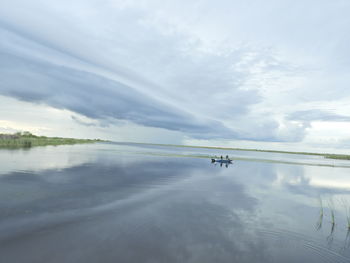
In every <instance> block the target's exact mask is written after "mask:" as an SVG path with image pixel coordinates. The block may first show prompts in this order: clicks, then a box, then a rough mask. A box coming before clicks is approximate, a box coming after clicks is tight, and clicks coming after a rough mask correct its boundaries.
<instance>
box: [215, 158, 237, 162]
mask: <svg viewBox="0 0 350 263" xmlns="http://www.w3.org/2000/svg"><path fill="white" fill-rule="evenodd" d="M211 162H212V163H232V160H230V159H214V158H211Z"/></svg>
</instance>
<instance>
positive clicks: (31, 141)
mask: <svg viewBox="0 0 350 263" xmlns="http://www.w3.org/2000/svg"><path fill="white" fill-rule="evenodd" d="M99 141H101V140H88V139H74V138H60V137H45V136H36V135H33V134H31V133H30V132H18V133H15V134H0V148H29V147H34V146H46V145H62V144H77V143H94V142H99Z"/></svg>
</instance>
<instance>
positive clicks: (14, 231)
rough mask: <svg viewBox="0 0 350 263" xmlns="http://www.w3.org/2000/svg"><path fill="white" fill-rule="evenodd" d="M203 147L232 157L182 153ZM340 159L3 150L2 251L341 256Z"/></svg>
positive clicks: (347, 245)
mask: <svg viewBox="0 0 350 263" xmlns="http://www.w3.org/2000/svg"><path fill="white" fill-rule="evenodd" d="M208 154H213V155H214V154H217V155H220V154H224V155H226V154H229V155H230V156H232V157H233V158H235V159H236V160H235V161H234V163H233V164H232V165H230V166H228V167H227V168H226V167H225V166H222V167H220V165H214V164H211V163H210V160H209V159H206V158H194V157H191V156H205V155H208ZM319 164H321V165H323V166H318V165H319ZM346 166H349V167H350V162H349V163H348V162H345V161H336V160H325V159H322V158H320V157H317V156H316V157H315V156H303V155H286V154H284V155H283V154H272V153H255V152H239V151H230V152H220V151H215V150H206V149H194V148H186V149H182V148H173V147H157V146H152V147H151V146H136V145H125V144H94V145H74V146H59V147H38V148H33V149H29V150H0V209H1V210H0V262H11V263H16V262H26V263H27V262H33V263H34V262H35V263H39V262H45V263H47V262H57V263H58V262H59V263H62V262H84V263H86V262H87V263H88V262H160V263H164V262H201V263H203V262H210V263H212V262H230V263H232V262H350V235H349V232H348V230H347V216H350V215H349V213H350V210H349V209H350V168H347V167H346ZM321 203H322V205H321ZM321 211H323V214H322V213H321ZM332 211H333V213H334V222H335V224H332V221H333V220H332ZM347 212H348V213H347Z"/></svg>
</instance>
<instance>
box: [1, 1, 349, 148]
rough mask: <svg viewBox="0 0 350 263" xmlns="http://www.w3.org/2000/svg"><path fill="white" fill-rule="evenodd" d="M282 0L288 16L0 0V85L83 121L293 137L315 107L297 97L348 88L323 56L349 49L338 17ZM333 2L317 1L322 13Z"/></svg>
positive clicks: (301, 133) (341, 94) (206, 4)
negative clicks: (5, 0)
mask: <svg viewBox="0 0 350 263" xmlns="http://www.w3.org/2000/svg"><path fill="white" fill-rule="evenodd" d="M291 3H293V4H291ZM291 3H290V4H291V6H290V10H291V13H292V14H295V13H297V14H298V17H299V19H298V21H296V20H295V17H294V16H292V15H285V14H284V13H283V12H282V11H283V10H285V8H286V5H287V4H281V3H280V2H278V1H273V0H271V1H268V2H266V3H265V2H264V4H259V3H251V4H250V5H246V4H242V3H240V2H235V1H223V4H222V5H220V6H218V5H216V4H215V5H214V4H213V3H212V2H210V1H194V2H193V3H185V2H183V3H182V4H180V5H179V4H178V3H177V2H173V3H172V2H167V3H164V2H163V1H108V0H106V1H103V2H102V3H101V2H100V1H95V0H91V1H75V3H74V4H72V3H71V2H69V1H60V2H57V3H53V2H50V3H48V2H47V1H40V0H37V1H35V2H31V3H29V2H26V1H21V0H13V1H11V2H8V3H2V4H1V7H2V8H1V9H0V17H1V19H0V59H1V61H0V75H1V79H2V80H1V82H0V94H2V95H5V96H10V97H14V98H17V99H21V100H24V101H30V102H32V103H42V104H46V105H49V106H51V107H55V108H58V109H68V110H70V111H73V112H75V113H77V115H79V114H81V115H83V116H85V117H88V118H90V119H92V120H93V121H92V122H84V121H83V122H82V120H81V119H76V118H75V119H74V118H73V120H74V121H75V122H77V123H80V124H81V125H83V126H86V125H88V126H89V127H93V126H94V125H95V123H96V125H97V126H100V125H103V126H105V127H106V126H108V125H116V124H117V123H118V122H120V121H125V122H131V123H135V124H137V125H140V126H145V127H155V128H161V129H166V130H170V131H177V132H180V133H183V134H184V135H185V136H189V137H193V138H198V139H244V140H255V141H282V142H298V141H302V140H303V139H304V137H305V135H306V134H307V132H308V131H307V128H308V124H307V121H308V119H310V118H314V117H317V116H316V115H317V114H316V113H308V114H306V115H305V114H302V113H301V114H298V112H300V111H298V109H299V107H300V108H306V107H305V105H299V104H302V103H301V100H300V98H303V102H305V104H308V103H312V102H314V101H320V100H322V101H327V99H330V98H331V99H332V100H333V101H337V100H338V99H339V98H346V97H347V96H348V95H347V90H346V89H345V87H346V85H345V84H346V83H347V82H348V79H349V76H348V74H347V73H346V70H343V71H340V70H339V68H338V66H337V67H336V66H335V64H336V63H334V61H333V60H332V59H333V57H332V56H330V55H329V54H333V51H334V50H336V51H337V57H339V56H340V55H339V54H338V52H343V53H344V54H347V53H346V52H348V51H347V49H345V48H341V49H336V48H335V47H338V46H339V47H345V46H346V45H345V44H346V43H347V42H348V40H349V39H348V38H347V37H343V38H340V35H339V34H338V33H339V32H343V31H341V30H339V31H337V32H338V33H337V32H335V33H332V32H333V31H332V30H333V29H334V28H335V26H338V27H339V28H340V29H343V28H344V25H345V24H346V23H343V22H342V21H341V20H338V19H335V20H331V22H329V21H330V20H329V19H327V20H324V17H323V16H322V15H318V14H314V13H312V15H311V18H310V14H309V11H310V10H313V7H314V6H313V4H307V5H306V6H305V8H304V5H303V6H301V5H300V4H295V3H294V2H291ZM261 5H263V6H264V7H266V8H265V9H264V10H269V11H267V12H261V10H262V8H261V7H262V6H261ZM339 5H341V6H339ZM342 5H345V6H346V4H344V3H342V4H340V3H338V4H333V5H331V4H328V3H327V2H325V1H323V2H322V3H320V6H321V8H325V9H326V10H330V11H329V12H330V15H332V16H334V14H335V13H336V11H337V10H344V8H342V9H340V7H342ZM18 6H21V7H22V8H21V9H18ZM198 7H200V8H201V10H202V12H197V9H198ZM214 7H215V8H214ZM288 8H289V6H288ZM275 9H276V10H279V11H281V12H275V11H274V12H272V11H273V10H275ZM304 9H305V10H306V11H305V10H304ZM227 10H230V12H228V11H227ZM231 11H232V12H231ZM232 14H235V15H232ZM341 14H343V12H341ZM309 19H311V20H312V21H313V22H315V23H308V22H309ZM276 21H279V22H280V23H276ZM316 22H317V23H319V24H317V23H316ZM326 22H327V23H326ZM325 24H327V25H325ZM271 25H275V26H271ZM301 25H305V27H302V26H301ZM319 25H322V27H319ZM338 27H336V28H338ZM298 28H300V30H296V29H298ZM318 28H323V30H326V31H327V32H328V33H332V34H333V36H334V38H333V40H332V41H330V42H327V39H328V37H327V38H326V37H325V36H324V33H322V32H323V31H322V32H321V31H319V30H317V29H318ZM291 32H292V33H293V34H291ZM312 32H314V34H311V33H312ZM341 35H343V33H342V34H341ZM315 41H316V42H317V43H319V45H318V46H317V49H315V44H314V42H315ZM327 43H328V44H327ZM302 47H304V49H305V50H304V49H303V48H302ZM315 50H317V52H316V51H315ZM310 53H312V54H313V56H310V55H309V54H310ZM316 53H317V56H316ZM342 61H343V62H344V60H342ZM342 65H343V67H344V68H346V67H347V66H348V65H347V64H346V63H345V62H344V63H343V64H342ZM325 72H328V73H330V75H331V77H329V78H327V79H328V82H327V83H324V81H323V80H320V76H324V75H325ZM320 82H323V84H322V85H318V84H320ZM325 86H327V87H329V86H332V89H326V90H327V92H320V90H322V89H324V88H325ZM333 86H334V87H333ZM306 87H307V89H306ZM334 90H335V91H336V92H334ZM292 106H293V107H295V109H294V111H295V112H296V113H290V112H291V110H290V108H288V107H292ZM302 115H303V117H302ZM321 115H322V116H323V118H334V116H330V115H328V117H327V116H326V115H325V114H321ZM284 116H287V117H284ZM305 116H306V117H305ZM307 116H308V117H307ZM317 118H321V117H320V116H318V117H317ZM344 121H346V120H345V119H344Z"/></svg>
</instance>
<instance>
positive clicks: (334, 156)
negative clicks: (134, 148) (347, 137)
mask: <svg viewBox="0 0 350 263" xmlns="http://www.w3.org/2000/svg"><path fill="white" fill-rule="evenodd" d="M131 143H133V144H144V145H154V146H170V147H180V148H202V149H213V150H223V151H248V152H268V153H283V154H302V155H315V156H322V157H324V158H327V159H337V160H350V155H347V154H333V153H312V152H291V151H278V150H262V149H245V148H232V147H231V148H229V147H214V146H191V145H177V144H157V143H134V142H131Z"/></svg>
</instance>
